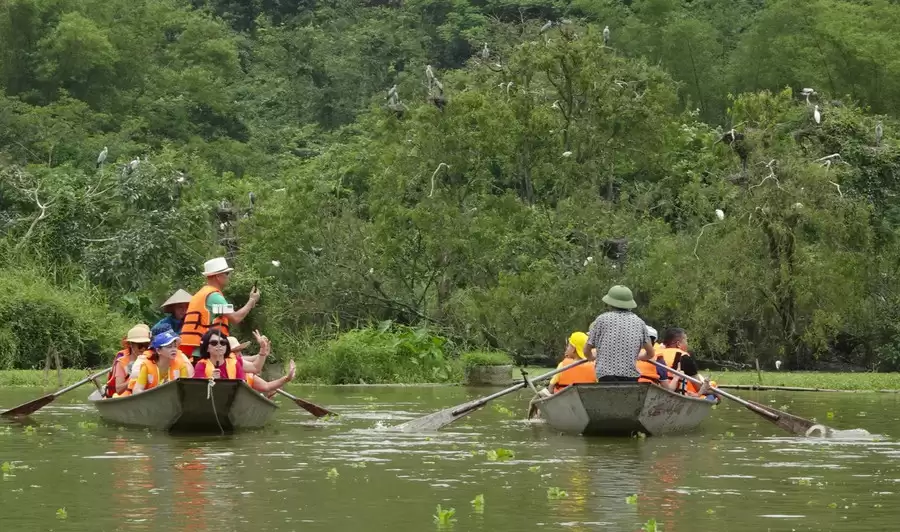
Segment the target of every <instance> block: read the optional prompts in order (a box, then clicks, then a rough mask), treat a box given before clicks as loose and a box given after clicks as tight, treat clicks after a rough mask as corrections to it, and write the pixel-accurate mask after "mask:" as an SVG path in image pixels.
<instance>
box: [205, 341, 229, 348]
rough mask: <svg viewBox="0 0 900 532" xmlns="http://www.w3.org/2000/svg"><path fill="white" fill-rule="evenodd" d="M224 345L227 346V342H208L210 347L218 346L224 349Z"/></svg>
mask: <svg viewBox="0 0 900 532" xmlns="http://www.w3.org/2000/svg"><path fill="white" fill-rule="evenodd" d="M226 345H228V340H210V341H209V346H210V347H219V346H222V347H225V346H226Z"/></svg>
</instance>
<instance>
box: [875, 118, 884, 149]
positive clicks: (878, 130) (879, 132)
mask: <svg viewBox="0 0 900 532" xmlns="http://www.w3.org/2000/svg"><path fill="white" fill-rule="evenodd" d="M882 137H884V127H883V126H882V125H881V121H880V120H879V121H878V123H877V124H875V145H876V146H881V138H882Z"/></svg>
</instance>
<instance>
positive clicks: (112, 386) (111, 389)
mask: <svg viewBox="0 0 900 532" xmlns="http://www.w3.org/2000/svg"><path fill="white" fill-rule="evenodd" d="M127 356H128V351H127V350H125V349H123V350H121V351H119V352H118V353H116V356H115V357H113V365H112V369H111V370H109V373H108V374H107V375H106V390H105V391H104V393H103V396H104V397H112V396H113V394H114V393H116V366H117V365H118V364H119V360H120V359H121V358H122V357H127ZM125 377H126V378H127V377H128V373H127V372H126V373H125Z"/></svg>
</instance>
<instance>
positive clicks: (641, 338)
mask: <svg viewBox="0 0 900 532" xmlns="http://www.w3.org/2000/svg"><path fill="white" fill-rule="evenodd" d="M603 302H604V303H605V304H606V305H607V306H608V307H609V308H608V310H607V311H606V312H604V313H603V314H600V315H599V316H597V319H595V320H594V323H593V324H592V325H591V330H590V332H589V333H588V341H587V343H586V344H585V346H584V354H585V356H587V358H588V359H590V360H596V361H597V362H596V370H597V380H598V381H600V382H610V381H612V382H615V381H623V382H636V381H637V379H638V377H639V375H640V374H639V373H638V371H637V369H636V367H635V360H637V359H641V360H649V359H652V358H653V356H654V354H655V353H654V350H653V343H652V342H651V341H650V336H649V335H648V334H647V325H646V324H645V323H644V320H642V319H641V318H640V317H638V315H637V314H635V313H634V312H632V309H634V308H635V307H637V303H635V301H634V296H633V295H632V293H631V290H630V289H629V288H628V287H627V286H621V285H616V286H613V287H612V288H610V289H609V292H607V294H606V295H605V296H603ZM642 347H643V351H642V350H641V348H642ZM594 349H596V352H595V351H594Z"/></svg>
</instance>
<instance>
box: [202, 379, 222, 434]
mask: <svg viewBox="0 0 900 532" xmlns="http://www.w3.org/2000/svg"><path fill="white" fill-rule="evenodd" d="M215 385H216V380H215V379H212V378H211V379H209V384H208V385H207V386H206V398H207V399H209V401H210V403H212V409H213V415H214V416H215V417H216V425H218V426H219V432H221V433H222V436H224V435H225V429H223V428H222V422H221V421H219V413H218V412H216V398H215V397H214V396H213V386H215Z"/></svg>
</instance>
